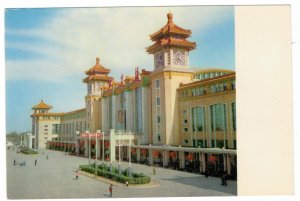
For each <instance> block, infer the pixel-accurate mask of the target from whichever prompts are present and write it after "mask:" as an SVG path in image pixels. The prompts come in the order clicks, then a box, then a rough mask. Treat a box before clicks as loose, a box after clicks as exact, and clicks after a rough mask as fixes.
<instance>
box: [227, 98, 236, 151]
mask: <svg viewBox="0 0 300 201" xmlns="http://www.w3.org/2000/svg"><path fill="white" fill-rule="evenodd" d="M227 105H228V107H227V117H228V118H227V122H228V132H230V134H229V135H228V137H227V140H228V147H229V148H234V143H233V140H234V139H233V125H232V123H233V122H232V117H233V114H232V104H231V103H230V104H227Z"/></svg>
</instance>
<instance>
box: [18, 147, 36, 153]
mask: <svg viewBox="0 0 300 201" xmlns="http://www.w3.org/2000/svg"><path fill="white" fill-rule="evenodd" d="M20 151H21V152H22V153H24V154H38V152H37V151H35V150H33V149H30V148H28V147H22V148H21V150H20Z"/></svg>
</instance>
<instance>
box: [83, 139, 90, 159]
mask: <svg viewBox="0 0 300 201" xmlns="http://www.w3.org/2000/svg"><path fill="white" fill-rule="evenodd" d="M84 156H85V157H89V140H88V139H84Z"/></svg>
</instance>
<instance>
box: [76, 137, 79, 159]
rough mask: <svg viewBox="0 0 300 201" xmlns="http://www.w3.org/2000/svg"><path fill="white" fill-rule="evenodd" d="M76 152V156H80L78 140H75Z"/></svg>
mask: <svg viewBox="0 0 300 201" xmlns="http://www.w3.org/2000/svg"><path fill="white" fill-rule="evenodd" d="M75 152H76V153H77V154H76V155H78V154H79V142H78V139H77V138H76V139H75Z"/></svg>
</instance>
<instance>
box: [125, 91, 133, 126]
mask: <svg viewBox="0 0 300 201" xmlns="http://www.w3.org/2000/svg"><path fill="white" fill-rule="evenodd" d="M125 96H126V130H128V131H134V128H133V98H132V92H131V91H126V92H125Z"/></svg>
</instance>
